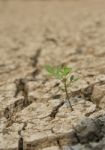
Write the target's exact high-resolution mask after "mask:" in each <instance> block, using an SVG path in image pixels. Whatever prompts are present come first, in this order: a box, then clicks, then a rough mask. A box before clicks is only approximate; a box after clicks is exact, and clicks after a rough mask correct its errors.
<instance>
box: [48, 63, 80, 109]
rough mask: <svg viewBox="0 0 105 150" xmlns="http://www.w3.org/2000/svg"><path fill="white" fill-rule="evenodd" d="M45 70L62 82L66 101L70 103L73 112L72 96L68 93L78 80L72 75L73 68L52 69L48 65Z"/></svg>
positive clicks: (59, 67)
mask: <svg viewBox="0 0 105 150" xmlns="http://www.w3.org/2000/svg"><path fill="white" fill-rule="evenodd" d="M45 68H46V70H47V72H48V73H49V75H51V76H53V77H55V78H56V79H59V80H60V81H61V83H62V87H60V89H61V90H62V91H64V92H65V96H66V100H67V101H68V104H69V106H70V108H71V110H72V111H73V107H72V105H71V102H70V95H69V92H68V87H69V86H70V85H71V84H72V83H73V82H75V81H76V80H78V79H77V78H75V77H74V75H72V74H71V73H72V68H69V67H61V66H58V67H52V66H50V65H46V66H45ZM70 74H71V75H70Z"/></svg>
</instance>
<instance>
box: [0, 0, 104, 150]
mask: <svg viewBox="0 0 105 150" xmlns="http://www.w3.org/2000/svg"><path fill="white" fill-rule="evenodd" d="M104 8H105V2H104V0H100V1H99V0H88V1H85V0H74V1H73V0H69V1H44V2H42V1H0V150H17V149H18V147H19V144H18V143H19V140H20V137H22V138H23V140H24V144H23V147H24V150H41V149H43V150H58V149H63V150H68V149H67V148H68V147H66V146H67V145H68V144H69V145H70V146H71V145H72V144H74V143H75V144H77V143H79V144H83V143H82V138H83V137H85V138H86V137H88V135H87V134H88V133H90V132H96V130H97V128H95V127H96V126H95V125H94V126H93V128H94V129H96V130H94V131H93V128H92V130H91V131H90V130H86V136H82V135H83V134H84V133H81V132H80V131H78V132H80V133H78V132H77V130H75V128H77V129H78V126H79V124H80V122H81V120H85V119H87V120H88V119H90V120H91V119H92V120H95V119H96V118H98V117H100V116H101V117H103V116H104V114H105V111H104V109H105V94H104V93H105V42H104V40H105V9H104ZM45 64H51V65H61V64H64V65H67V66H70V67H73V68H74V71H75V70H76V71H77V74H78V76H79V78H80V79H79V80H78V81H77V82H76V83H75V84H74V85H73V87H72V88H71V89H70V90H71V91H72V93H73V96H72V100H73V101H72V105H73V108H74V111H73V112H71V110H70V109H68V108H67V106H66V104H64V105H61V107H59V109H58V110H57V112H56V115H55V116H54V118H51V117H49V114H50V113H51V112H52V110H53V109H54V108H55V107H56V106H57V105H59V104H60V103H61V100H64V94H63V93H62V92H60V91H59V92H58V87H56V86H55V85H56V84H57V82H58V81H57V80H55V79H52V78H50V77H48V76H47V74H46V71H45V69H44V66H45ZM58 94H59V97H58V98H57V99H56V98H55V97H56V95H58ZM96 105H99V107H100V110H96ZM90 120H89V121H90ZM91 124H92V125H93V124H94V122H92V121H90V124H89V127H87V128H88V129H89V128H90V126H91ZM81 128H82V127H81ZM81 128H80V129H81ZM99 128H101V127H99ZM76 133H78V135H77V136H76V135H75V134H76ZM98 133H99V132H98ZM98 133H97V134H98ZM102 133H103V132H102ZM89 135H90V134H89ZM78 136H79V137H80V140H81V141H78ZM102 138H104V136H102V137H99V138H98V142H97V141H95V142H96V143H99V144H100V141H101V142H102ZM95 139H96V138H95ZM88 142H90V141H89V140H87V141H86V142H85V144H86V143H88ZM93 142H94V141H93ZM21 146H22V144H21ZM70 146H69V149H70ZM83 146H84V144H83V145H82V147H81V146H80V147H78V146H77V147H78V149H79V150H83V149H86V147H85V146H84V147H83ZM95 146H96V145H95ZM98 146H99V145H98ZM104 146H105V145H102V144H101V148H99V147H98V149H99V150H101V149H102V148H105V147H104ZM91 147H92V148H90V149H92V150H93V147H94V146H93V145H92V146H91ZM95 148H97V147H95ZM75 149H76V148H75V147H74V150H75ZM90 149H89V150H90ZM98 149H97V150H98ZM19 150H21V149H19ZM86 150H87V149H86ZM102 150H103V149H102Z"/></svg>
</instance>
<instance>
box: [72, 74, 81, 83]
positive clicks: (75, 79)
mask: <svg viewBox="0 0 105 150" xmlns="http://www.w3.org/2000/svg"><path fill="white" fill-rule="evenodd" d="M78 79H79V78H75V77H74V75H71V77H70V81H71V82H74V81H77V80H78Z"/></svg>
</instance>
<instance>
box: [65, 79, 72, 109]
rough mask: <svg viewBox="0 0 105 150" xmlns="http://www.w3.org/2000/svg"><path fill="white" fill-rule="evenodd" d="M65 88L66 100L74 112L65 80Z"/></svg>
mask: <svg viewBox="0 0 105 150" xmlns="http://www.w3.org/2000/svg"><path fill="white" fill-rule="evenodd" d="M64 88H65V92H66V99H67V101H68V103H69V106H70V108H71V110H72V111H73V107H72V105H71V102H70V97H69V93H68V89H67V79H65V80H64Z"/></svg>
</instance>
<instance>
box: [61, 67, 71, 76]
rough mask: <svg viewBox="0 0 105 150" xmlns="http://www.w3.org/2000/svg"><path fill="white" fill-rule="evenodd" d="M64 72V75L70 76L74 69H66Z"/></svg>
mask: <svg viewBox="0 0 105 150" xmlns="http://www.w3.org/2000/svg"><path fill="white" fill-rule="evenodd" d="M63 70H64V75H68V74H69V73H70V72H71V71H72V68H68V67H64V68H63Z"/></svg>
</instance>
